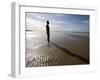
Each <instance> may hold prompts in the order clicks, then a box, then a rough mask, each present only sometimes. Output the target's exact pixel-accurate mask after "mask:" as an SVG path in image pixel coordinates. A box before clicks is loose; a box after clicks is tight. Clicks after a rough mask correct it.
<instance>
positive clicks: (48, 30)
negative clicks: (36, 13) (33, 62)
mask: <svg viewBox="0 0 100 80" xmlns="http://www.w3.org/2000/svg"><path fill="white" fill-rule="evenodd" d="M46 23H47V24H46V32H47V41H48V43H49V42H50V28H49V21H48V20H47V21H46Z"/></svg>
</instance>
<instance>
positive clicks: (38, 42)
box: [25, 31, 89, 67]
mask: <svg viewBox="0 0 100 80" xmlns="http://www.w3.org/2000/svg"><path fill="white" fill-rule="evenodd" d="M25 62H26V67H40V66H42V67H43V66H60V65H77V64H89V33H83V32H81V33H80V32H60V31H58V32H51V35H50V43H49V44H48V43H47V39H46V33H45V32H35V31H34V32H32V31H27V32H26V51H25Z"/></svg>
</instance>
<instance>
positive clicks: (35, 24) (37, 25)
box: [26, 12, 89, 32]
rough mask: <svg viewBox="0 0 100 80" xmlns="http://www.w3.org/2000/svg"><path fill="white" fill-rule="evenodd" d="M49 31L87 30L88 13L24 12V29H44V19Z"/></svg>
mask: <svg viewBox="0 0 100 80" xmlns="http://www.w3.org/2000/svg"><path fill="white" fill-rule="evenodd" d="M47 20H48V21H49V23H50V24H49V26H50V30H51V31H73V32H89V15H79V14H77V15H76V14H60V13H34V12H27V13H26V29H27V30H33V31H45V30H46V27H45V26H46V21H47Z"/></svg>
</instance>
